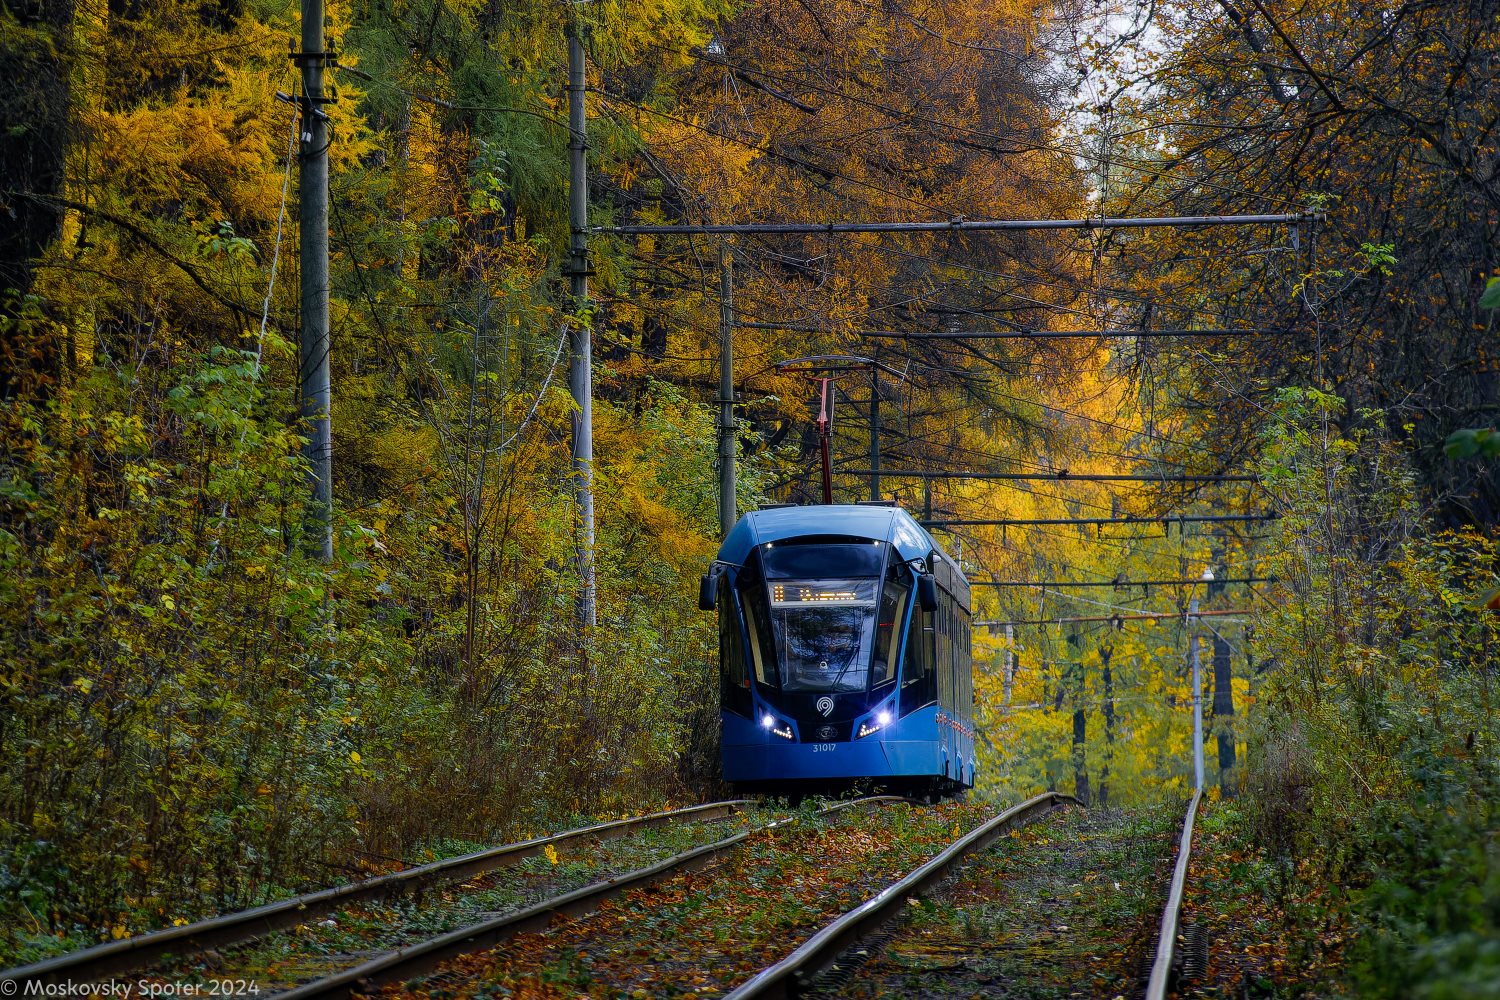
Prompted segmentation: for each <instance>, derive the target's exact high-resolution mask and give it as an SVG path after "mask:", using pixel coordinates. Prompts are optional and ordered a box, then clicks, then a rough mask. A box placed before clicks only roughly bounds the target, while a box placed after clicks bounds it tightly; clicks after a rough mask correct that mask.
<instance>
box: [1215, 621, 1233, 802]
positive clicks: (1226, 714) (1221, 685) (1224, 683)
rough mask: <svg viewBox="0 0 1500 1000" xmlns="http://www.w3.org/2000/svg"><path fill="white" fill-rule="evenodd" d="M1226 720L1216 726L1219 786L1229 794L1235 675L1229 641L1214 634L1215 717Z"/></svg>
mask: <svg viewBox="0 0 1500 1000" xmlns="http://www.w3.org/2000/svg"><path fill="white" fill-rule="evenodd" d="M1220 718H1222V719H1224V720H1225V721H1224V722H1223V723H1222V724H1220V725H1216V726H1215V727H1214V731H1215V733H1216V734H1217V735H1218V737H1219V788H1220V791H1221V792H1223V793H1225V794H1228V793H1229V791H1230V786H1229V784H1228V783H1227V781H1226V779H1227V778H1228V777H1229V772H1230V771H1231V770H1233V768H1234V723H1233V722H1232V721H1230V720H1232V719H1233V718H1234V676H1233V673H1232V671H1231V670H1230V663H1229V643H1228V642H1226V641H1225V640H1224V638H1223V637H1222V636H1220V635H1218V634H1217V633H1215V635H1214V704H1213V719H1215V720H1218V719H1220Z"/></svg>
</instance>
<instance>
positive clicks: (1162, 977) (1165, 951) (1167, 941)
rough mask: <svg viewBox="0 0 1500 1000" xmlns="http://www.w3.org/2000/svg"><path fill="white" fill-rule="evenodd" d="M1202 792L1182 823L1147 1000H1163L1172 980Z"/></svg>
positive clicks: (1197, 794) (1191, 805)
mask: <svg viewBox="0 0 1500 1000" xmlns="http://www.w3.org/2000/svg"><path fill="white" fill-rule="evenodd" d="M1202 798H1203V789H1201V788H1200V789H1198V790H1197V791H1196V792H1194V793H1193V801H1192V802H1191V803H1189V804H1188V808H1187V818H1185V819H1184V820H1183V821H1182V840H1181V841H1179V842H1178V844H1177V867H1176V869H1175V870H1174V871H1173V872H1172V888H1171V891H1169V892H1168V893H1167V906H1166V909H1165V910H1163V911H1162V915H1161V934H1160V935H1159V936H1158V937H1157V939H1156V960H1155V961H1154V962H1152V963H1151V978H1150V980H1149V981H1148V982H1147V984H1146V1000H1166V996H1167V984H1168V982H1169V981H1170V980H1171V978H1172V962H1173V960H1174V958H1175V955H1176V949H1177V917H1178V913H1179V912H1180V911H1181V909H1182V890H1183V887H1184V885H1185V884H1186V882H1187V872H1188V856H1189V853H1190V852H1191V851H1192V849H1193V818H1194V817H1195V816H1196V815H1197V814H1198V803H1199V801H1201V800H1202Z"/></svg>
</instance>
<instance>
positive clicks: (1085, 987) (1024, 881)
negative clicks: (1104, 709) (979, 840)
mask: <svg viewBox="0 0 1500 1000" xmlns="http://www.w3.org/2000/svg"><path fill="white" fill-rule="evenodd" d="M1180 814H1181V809H1180V808H1179V807H1178V806H1176V805H1175V804H1173V805H1170V806H1165V807H1156V808H1153V809H1141V810H1133V811H1130V812H1119V811H1114V810H1101V809H1096V810H1091V811H1085V810H1083V809H1076V808H1075V809H1068V810H1066V811H1064V812H1062V813H1058V814H1055V815H1054V816H1052V817H1050V818H1049V819H1047V820H1045V821H1043V822H1041V823H1038V824H1035V825H1033V826H1029V827H1025V828H1023V829H1020V830H1015V831H1012V833H1011V834H1010V836H1009V837H1005V838H1001V839H1000V840H999V841H997V842H996V843H995V845H994V846H993V847H992V848H990V849H989V850H988V851H985V852H983V853H982V854H979V855H977V856H975V857H973V858H972V859H971V860H969V861H968V862H967V863H966V864H965V865H964V866H963V867H962V868H961V869H960V870H959V871H957V872H956V873H954V875H953V877H952V878H951V879H949V880H948V881H947V882H945V883H944V884H943V885H942V887H941V888H939V889H938V890H937V891H936V892H934V893H933V894H932V895H931V896H930V897H928V898H925V899H922V900H920V901H914V902H915V905H913V906H911V907H909V908H908V911H907V920H906V921H905V922H904V923H903V924H902V926H900V927H899V928H898V929H896V930H895V931H894V932H892V933H890V934H888V935H886V936H885V938H884V940H883V941H879V942H873V943H872V944H871V946H870V948H869V957H868V959H867V960H865V961H864V962H862V963H857V964H855V965H854V968H853V969H852V971H851V973H850V975H848V976H846V977H841V978H836V979H835V980H834V981H833V982H831V983H829V984H828V987H827V988H826V989H824V990H822V991H820V993H819V995H822V996H835V995H836V996H839V997H855V998H863V997H888V996H889V997H903V998H906V997H916V998H924V997H973V996H984V997H991V996H1003V997H1016V998H1020V997H1025V998H1036V1000H1042V998H1054V997H1098V998H1105V1000H1109V998H1115V997H1119V996H1122V995H1123V996H1130V995H1132V994H1133V993H1134V992H1135V985H1136V984H1137V983H1138V982H1140V981H1142V979H1143V976H1142V972H1143V970H1144V968H1145V967H1146V966H1145V962H1149V960H1150V954H1151V951H1152V946H1153V944H1154V941H1155V935H1156V930H1157V927H1158V926H1159V922H1160V919H1161V907H1162V904H1163V903H1164V901H1165V896H1166V886H1167V881H1168V879H1169V877H1170V872H1171V863H1172V858H1173V854H1174V846H1173V843H1174V842H1173V837H1174V836H1175V835H1176V833H1177V823H1178V822H1179V821H1180Z"/></svg>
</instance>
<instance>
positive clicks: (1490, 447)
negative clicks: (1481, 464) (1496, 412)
mask: <svg viewBox="0 0 1500 1000" xmlns="http://www.w3.org/2000/svg"><path fill="white" fill-rule="evenodd" d="M1443 454H1445V455H1447V456H1448V457H1449V458H1475V457H1479V458H1495V457H1497V456H1500V431H1497V430H1495V429H1494V428H1490V427H1479V428H1465V429H1464V430H1459V431H1454V432H1453V433H1452V434H1449V435H1448V440H1447V441H1445V442H1443Z"/></svg>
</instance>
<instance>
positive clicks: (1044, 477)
mask: <svg viewBox="0 0 1500 1000" xmlns="http://www.w3.org/2000/svg"><path fill="white" fill-rule="evenodd" d="M834 471H835V472H836V473H838V474H839V475H843V476H868V475H869V474H870V470H869V469H836V470H834ZM880 474H881V475H882V476H890V477H892V478H894V479H999V480H1007V479H1011V480H1019V481H1046V482H1065V481H1067V480H1071V479H1076V480H1078V481H1079V482H1085V483H1163V484H1168V485H1177V484H1184V483H1258V482H1260V477H1259V476H1249V475H1202V476H1195V475H1179V474H1173V475H1160V476H1157V475H1151V474H1150V473H1145V472H1141V473H1119V474H1109V473H1082V472H1069V471H1068V470H1066V469H1058V470H1056V471H1054V472H946V471H937V472H924V471H922V470H920V469H881V470H880ZM1148 520H1152V521H1160V520H1173V521H1175V520H1177V517H1176V515H1173V516H1172V517H1171V518H1149V519H1148Z"/></svg>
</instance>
